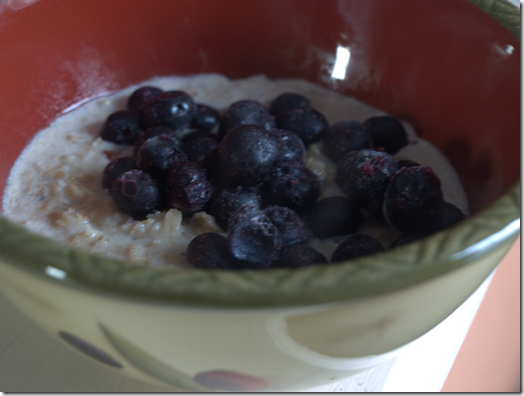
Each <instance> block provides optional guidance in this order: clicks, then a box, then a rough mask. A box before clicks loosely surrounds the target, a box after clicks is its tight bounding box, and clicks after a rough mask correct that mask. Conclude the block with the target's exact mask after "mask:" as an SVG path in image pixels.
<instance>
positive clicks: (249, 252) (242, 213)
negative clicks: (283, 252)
mask: <svg viewBox="0 0 524 396" xmlns="http://www.w3.org/2000/svg"><path fill="white" fill-rule="evenodd" d="M227 235H228V248H229V252H230V253H231V254H232V255H233V257H235V258H236V259H237V260H242V261H248V262H250V263H254V264H257V267H258V266H260V267H262V268H267V267H268V266H269V265H270V264H271V261H273V260H274V259H276V258H277V257H278V254H279V252H280V249H281V247H282V237H281V235H280V233H279V231H278V228H277V227H276V226H275V225H274V224H273V223H272V222H271V220H269V217H268V216H266V215H265V214H264V213H263V212H262V210H261V209H260V208H259V207H258V206H257V205H255V204H247V205H244V206H242V207H240V208H239V209H238V210H237V211H236V212H235V213H233V215H232V216H231V218H230V219H229V230H228V233H227Z"/></svg>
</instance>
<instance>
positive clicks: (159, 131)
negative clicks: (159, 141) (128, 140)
mask: <svg viewBox="0 0 524 396" xmlns="http://www.w3.org/2000/svg"><path fill="white" fill-rule="evenodd" d="M161 135H165V136H168V137H169V138H171V140H173V141H174V143H176V144H178V146H179V147H180V149H182V142H181V141H180V139H179V138H178V137H177V136H176V133H175V131H173V130H172V129H169V128H167V127H163V126H159V127H153V128H148V129H146V130H145V131H144V132H142V133H141V134H140V136H138V139H136V140H135V143H134V146H135V147H134V155H135V156H136V155H137V154H138V150H139V149H140V147H141V146H142V145H143V144H144V142H145V141H146V140H147V139H150V138H152V137H155V136H161Z"/></svg>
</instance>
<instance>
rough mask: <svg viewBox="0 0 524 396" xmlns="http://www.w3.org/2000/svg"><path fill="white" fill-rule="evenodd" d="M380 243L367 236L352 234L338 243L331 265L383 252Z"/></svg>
mask: <svg viewBox="0 0 524 396" xmlns="http://www.w3.org/2000/svg"><path fill="white" fill-rule="evenodd" d="M384 250H385V249H384V246H382V244H381V243H380V241H379V240H378V239H377V238H375V237H372V236H371V235H368V234H353V235H350V236H348V237H347V238H346V239H344V240H343V241H342V242H340V243H339V244H338V246H337V248H336V249H335V251H334V252H333V255H332V257H331V262H332V263H338V262H341V261H346V260H351V259H354V258H357V257H363V256H368V255H371V254H376V253H380V252H383V251H384Z"/></svg>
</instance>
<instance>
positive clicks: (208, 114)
mask: <svg viewBox="0 0 524 396" xmlns="http://www.w3.org/2000/svg"><path fill="white" fill-rule="evenodd" d="M219 122H220V113H219V112H218V110H216V109H214V108H213V107H211V106H207V105H204V104H196V107H195V114H194V115H193V118H192V119H191V122H190V123H189V126H191V127H192V128H195V129H200V130H204V131H210V130H211V129H213V128H214V127H216V126H217V125H218V124H219Z"/></svg>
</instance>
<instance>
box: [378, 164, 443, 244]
mask: <svg viewBox="0 0 524 396" xmlns="http://www.w3.org/2000/svg"><path fill="white" fill-rule="evenodd" d="M442 202H443V201H442V189H441V185H440V180H439V178H438V177H437V175H435V173H434V172H433V170H432V169H431V168H430V167H429V166H413V167H410V168H403V169H400V170H399V171H398V172H397V173H395V175H394V176H393V177H392V178H391V180H390V181H389V183H388V186H387V190H386V194H385V197H384V206H383V212H384V218H385V219H386V221H387V222H388V223H389V224H390V225H391V226H392V227H393V228H395V229H396V230H398V231H401V232H404V233H408V234H419V235H428V234H430V233H432V232H433V225H432V223H433V221H431V219H432V218H434V217H435V216H438V213H437V212H438V210H439V207H440V204H441V203H442Z"/></svg>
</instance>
